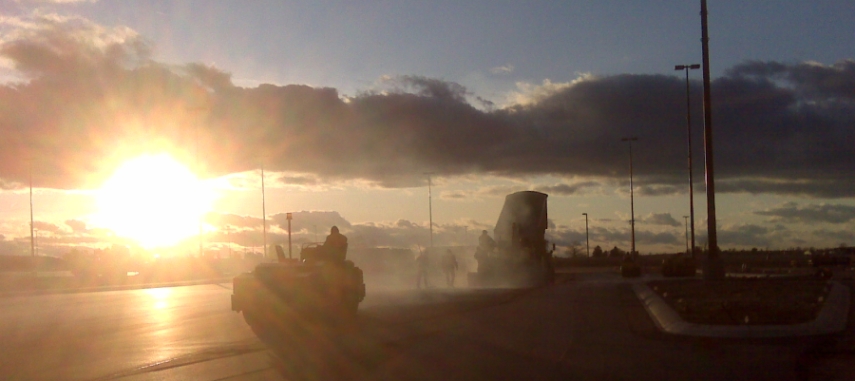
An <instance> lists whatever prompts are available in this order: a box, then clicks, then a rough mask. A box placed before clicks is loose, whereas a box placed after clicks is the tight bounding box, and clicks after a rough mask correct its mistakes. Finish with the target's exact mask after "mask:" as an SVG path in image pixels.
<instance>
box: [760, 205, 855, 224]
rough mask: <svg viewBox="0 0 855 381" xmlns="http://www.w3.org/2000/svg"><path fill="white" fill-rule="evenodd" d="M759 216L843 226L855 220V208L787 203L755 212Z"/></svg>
mask: <svg viewBox="0 0 855 381" xmlns="http://www.w3.org/2000/svg"><path fill="white" fill-rule="evenodd" d="M754 213H755V214H757V215H761V216H769V217H772V219H773V221H784V222H800V223H806V224H812V223H817V222H827V223H832V224H842V223H846V222H850V221H852V220H855V207H853V206H849V205H842V204H809V205H804V206H800V205H798V204H796V203H787V204H784V205H781V206H778V207H775V208H771V209H766V210H760V211H756V212H754Z"/></svg>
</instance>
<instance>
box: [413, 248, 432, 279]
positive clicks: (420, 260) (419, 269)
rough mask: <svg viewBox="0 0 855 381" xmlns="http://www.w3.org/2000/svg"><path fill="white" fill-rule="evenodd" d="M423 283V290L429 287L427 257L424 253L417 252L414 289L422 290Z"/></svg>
mask: <svg viewBox="0 0 855 381" xmlns="http://www.w3.org/2000/svg"><path fill="white" fill-rule="evenodd" d="M422 283H424V285H425V288H428V287H430V284H429V283H428V255H427V253H426V252H421V251H420V252H419V256H418V257H416V288H422Z"/></svg>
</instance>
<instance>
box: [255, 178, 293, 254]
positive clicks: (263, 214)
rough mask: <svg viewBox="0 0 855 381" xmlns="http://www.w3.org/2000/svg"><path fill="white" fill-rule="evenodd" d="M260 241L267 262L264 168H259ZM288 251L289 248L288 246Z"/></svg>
mask: <svg viewBox="0 0 855 381" xmlns="http://www.w3.org/2000/svg"><path fill="white" fill-rule="evenodd" d="M261 223H262V225H261V229H262V234H261V240H262V242H263V243H264V259H265V260H267V204H266V201H265V198H264V166H263V165H262V166H261ZM289 250H290V246H289Z"/></svg>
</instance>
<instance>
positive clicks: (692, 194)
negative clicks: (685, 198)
mask: <svg viewBox="0 0 855 381" xmlns="http://www.w3.org/2000/svg"><path fill="white" fill-rule="evenodd" d="M700 68H701V65H700V64H692V65H676V66H674V70H684V71H685V72H686V144H687V146H688V147H689V164H688V165H689V216H690V217H691V218H692V236H691V237H692V246H691V251H689V252H688V253H689V255H691V256H692V257H693V258H694V256H695V192H694V177H693V174H692V103H691V100H690V98H689V70H695V69H700Z"/></svg>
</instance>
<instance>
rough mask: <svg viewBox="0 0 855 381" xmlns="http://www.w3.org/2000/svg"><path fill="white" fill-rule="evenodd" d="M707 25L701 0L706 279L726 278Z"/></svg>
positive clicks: (705, 9)
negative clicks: (720, 247) (718, 221)
mask: <svg viewBox="0 0 855 381" xmlns="http://www.w3.org/2000/svg"><path fill="white" fill-rule="evenodd" d="M708 29H709V28H708V26H707V0H701V53H702V55H703V65H704V66H703V75H704V154H705V155H704V161H705V164H706V171H705V175H706V177H705V178H706V185H707V239H708V240H709V246H710V248H709V254H708V255H707V258H708V260H707V262H706V268H705V269H704V279H707V280H720V279H724V264H723V263H722V262H721V258H719V253H718V235H717V234H716V226H715V225H716V218H715V180H714V179H715V175H714V171H713V141H712V137H713V135H712V98H711V95H710V94H711V90H710V36H709V30H708Z"/></svg>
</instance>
